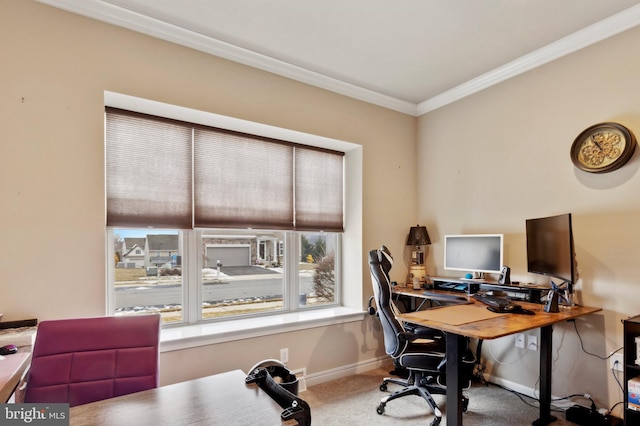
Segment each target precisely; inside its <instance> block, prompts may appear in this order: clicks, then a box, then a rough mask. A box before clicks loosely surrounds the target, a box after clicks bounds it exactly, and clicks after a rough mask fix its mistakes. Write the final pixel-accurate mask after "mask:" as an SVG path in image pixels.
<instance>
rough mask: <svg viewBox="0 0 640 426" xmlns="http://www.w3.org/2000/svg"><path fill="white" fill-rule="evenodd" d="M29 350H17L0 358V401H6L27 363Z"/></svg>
mask: <svg viewBox="0 0 640 426" xmlns="http://www.w3.org/2000/svg"><path fill="white" fill-rule="evenodd" d="M30 359H31V352H18V353H15V354H13V355H5V356H3V357H1V359H0V402H7V401H8V400H9V398H11V395H12V394H13V391H15V390H16V387H17V386H18V383H19V382H20V378H21V377H22V373H24V371H25V369H26V368H27V366H28V365H29V360H30Z"/></svg>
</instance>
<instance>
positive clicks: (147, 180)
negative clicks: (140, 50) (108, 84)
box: [105, 109, 343, 324]
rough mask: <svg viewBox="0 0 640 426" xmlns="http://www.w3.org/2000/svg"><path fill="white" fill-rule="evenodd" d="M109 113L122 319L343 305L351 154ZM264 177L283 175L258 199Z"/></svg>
mask: <svg viewBox="0 0 640 426" xmlns="http://www.w3.org/2000/svg"><path fill="white" fill-rule="evenodd" d="M106 117H107V118H106V122H107V132H106V135H107V136H106V141H105V143H106V153H107V167H106V169H107V241H108V253H110V254H109V257H110V258H115V259H116V261H115V263H113V268H109V271H108V285H109V294H110V297H109V310H110V311H111V312H112V313H114V314H121V315H124V314H127V315H128V314H136V313H148V312H160V313H161V314H162V316H163V322H164V323H165V324H181V323H195V322H199V321H206V320H221V319H229V318H239V317H244V316H252V315H270V314H273V313H278V312H291V311H297V310H301V309H304V310H307V309H317V308H322V307H325V306H336V305H339V304H340V285H341V281H340V278H341V272H340V271H341V267H340V259H341V254H340V245H341V236H342V226H343V225H342V205H343V200H342V187H343V182H342V180H343V177H342V167H343V166H342V159H341V155H342V154H340V153H339V152H333V151H328V150H324V149H317V148H315V147H308V146H304V145H297V144H295V143H294V144H291V143H290V142H287V141H284V142H283V141H279V140H271V139H265V138H264V137H261V136H252V135H248V136H247V135H246V134H238V133H235V132H231V131H228V130H224V129H222V130H221V129H217V128H214V129H209V128H205V129H200V128H199V127H198V126H196V125H189V124H188V123H187V125H186V127H187V130H186V131H185V130H184V127H185V123H184V122H174V121H172V120H167V119H164V118H158V117H154V116H145V115H142V114H139V113H131V112H128V111H122V110H115V109H107V114H106ZM167 122H168V123H167ZM137 126H142V127H141V128H138V127H137ZM198 132H200V133H201V134H200V133H198ZM171 138H177V141H171ZM166 139H169V140H166ZM176 147H177V148H176ZM256 152H258V153H257V154H256ZM235 157H240V158H241V159H243V160H242V161H240V162H239V163H234V164H235V165H232V167H228V164H227V163H229V162H232V163H233V161H234V159H235ZM269 158H272V159H271V160H269ZM192 165H195V167H194V168H192ZM168 169H170V170H168ZM256 170H257V171H258V174H259V175H260V176H261V177H263V176H265V175H267V176H276V177H277V179H276V180H275V181H274V182H273V183H274V184H272V185H264V186H260V189H259V190H258V191H257V192H256V191H255V188H254V186H255V185H254V184H255V182H256V179H257V177H254V176H253V175H252V173H256ZM234 173H235V175H234ZM246 174H249V176H244V175H246ZM262 180H264V179H262ZM131 182H135V183H136V184H135V185H133V184H131ZM238 182H240V183H238ZM258 186H259V185H258ZM283 201H284V202H283ZM192 208H193V210H192ZM167 224H173V225H174V226H169V227H167V226H166V225H167ZM220 225H224V226H222V227H221V226H220ZM264 225H271V226H269V227H264ZM272 226H273V227H272Z"/></svg>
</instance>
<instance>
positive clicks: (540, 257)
mask: <svg viewBox="0 0 640 426" xmlns="http://www.w3.org/2000/svg"><path fill="white" fill-rule="evenodd" d="M526 228H527V230H526V237H527V270H528V271H529V272H531V273H534V274H542V275H548V276H550V277H555V278H558V279H560V280H562V281H563V282H561V283H560V284H563V283H564V282H566V283H567V284H568V288H569V290H570V291H571V289H572V286H573V284H574V283H575V254H574V247H573V231H572V229H571V213H566V214H562V215H558V216H550V217H542V218H537V219H528V220H527V221H526Z"/></svg>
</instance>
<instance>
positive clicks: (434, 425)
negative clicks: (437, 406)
mask: <svg viewBox="0 0 640 426" xmlns="http://www.w3.org/2000/svg"><path fill="white" fill-rule="evenodd" d="M441 421H442V417H436V418H435V419H433V420H432V421H431V423H430V426H438V425H439V424H440V422H441Z"/></svg>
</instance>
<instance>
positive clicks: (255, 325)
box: [160, 306, 366, 352]
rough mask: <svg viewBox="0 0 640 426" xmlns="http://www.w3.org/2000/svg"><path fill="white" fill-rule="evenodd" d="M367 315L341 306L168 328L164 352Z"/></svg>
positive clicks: (162, 344)
mask: <svg viewBox="0 0 640 426" xmlns="http://www.w3.org/2000/svg"><path fill="white" fill-rule="evenodd" d="M365 314H366V312H364V311H360V310H356V309H351V308H345V307H340V306H339V307H334V308H326V309H315V310H308V311H299V312H291V313H285V314H281V315H271V316H262V317H256V318H243V319H238V320H232V321H220V322H210V323H202V324H194V325H185V326H182V327H170V328H164V329H162V331H161V333H160V352H170V351H176V350H180V349H187V348H193V347H196V346H204V345H212V344H215V343H223V342H229V341H233V340H241V339H250V338H253V337H260V336H267V335H270V334H278V333H285V332H290V331H296V330H304V329H308V328H314V327H323V326H327V325H334V324H342V323H347V322H354V321H362V320H363V319H364V316H365Z"/></svg>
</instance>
